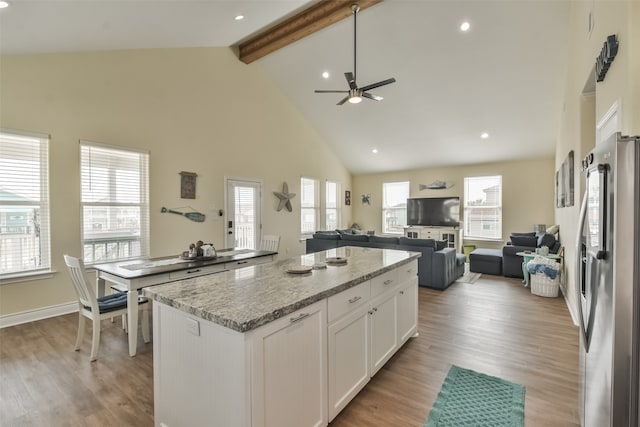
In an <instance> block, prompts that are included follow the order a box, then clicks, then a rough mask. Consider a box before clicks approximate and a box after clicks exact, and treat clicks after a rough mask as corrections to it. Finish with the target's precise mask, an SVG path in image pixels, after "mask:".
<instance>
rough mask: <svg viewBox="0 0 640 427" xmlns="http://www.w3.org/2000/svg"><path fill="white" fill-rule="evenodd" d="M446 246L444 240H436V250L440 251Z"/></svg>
mask: <svg viewBox="0 0 640 427" xmlns="http://www.w3.org/2000/svg"><path fill="white" fill-rule="evenodd" d="M446 247H447V241H446V240H436V251H441V250H443V249H444V248H446Z"/></svg>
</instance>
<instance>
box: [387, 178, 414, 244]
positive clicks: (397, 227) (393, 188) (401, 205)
mask: <svg viewBox="0 0 640 427" xmlns="http://www.w3.org/2000/svg"><path fill="white" fill-rule="evenodd" d="M408 198H409V181H404V182H384V183H382V233H386V234H403V233H404V227H406V226H407V199H408Z"/></svg>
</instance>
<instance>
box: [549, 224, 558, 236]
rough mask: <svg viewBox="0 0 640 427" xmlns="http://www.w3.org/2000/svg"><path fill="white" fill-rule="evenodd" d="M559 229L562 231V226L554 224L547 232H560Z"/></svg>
mask: <svg viewBox="0 0 640 427" xmlns="http://www.w3.org/2000/svg"><path fill="white" fill-rule="evenodd" d="M558 231H560V227H559V226H557V225H552V226H551V227H549V228H547V233H549V234H558Z"/></svg>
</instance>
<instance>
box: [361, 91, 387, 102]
mask: <svg viewBox="0 0 640 427" xmlns="http://www.w3.org/2000/svg"><path fill="white" fill-rule="evenodd" d="M362 97H363V98H369V99H373V100H374V101H382V100H383V99H384V98H383V97H381V96H379V95H374V94H372V93H367V92H362Z"/></svg>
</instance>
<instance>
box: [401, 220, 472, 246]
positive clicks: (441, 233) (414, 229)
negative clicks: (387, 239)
mask: <svg viewBox="0 0 640 427" xmlns="http://www.w3.org/2000/svg"><path fill="white" fill-rule="evenodd" d="M404 236H405V237H409V238H412V239H433V240H446V241H447V247H449V248H454V249H455V250H456V252H462V238H463V236H462V228H459V227H428V226H421V225H412V226H411V227H405V229H404Z"/></svg>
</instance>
